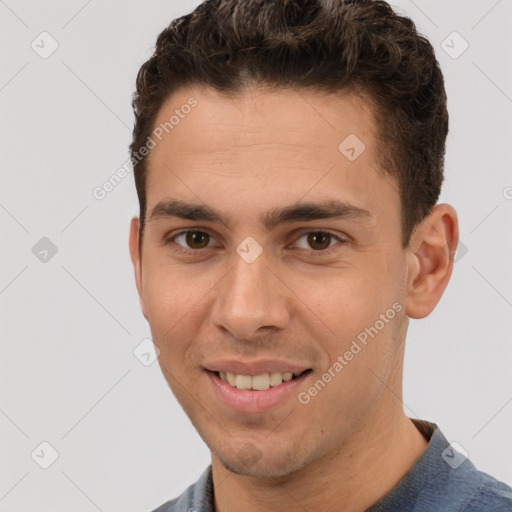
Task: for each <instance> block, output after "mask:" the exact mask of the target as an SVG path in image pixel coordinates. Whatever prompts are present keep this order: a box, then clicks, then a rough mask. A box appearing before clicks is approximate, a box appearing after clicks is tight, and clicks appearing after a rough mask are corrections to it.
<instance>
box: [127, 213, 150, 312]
mask: <svg viewBox="0 0 512 512" xmlns="http://www.w3.org/2000/svg"><path fill="white" fill-rule="evenodd" d="M139 236H140V221H139V218H138V217H133V219H132V220H131V223H130V240H129V246H130V257H131V259H132V265H133V271H134V273H135V284H136V286H137V292H138V293H139V300H140V307H141V309H142V314H143V315H144V318H146V320H147V318H148V317H147V315H146V304H145V301H144V289H143V286H142V254H141V251H140V247H139Z"/></svg>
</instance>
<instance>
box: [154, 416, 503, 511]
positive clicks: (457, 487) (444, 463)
mask: <svg viewBox="0 0 512 512" xmlns="http://www.w3.org/2000/svg"><path fill="white" fill-rule="evenodd" d="M413 421H414V424H415V425H416V427H417V428H418V429H419V430H420V431H421V432H422V434H423V435H424V436H425V437H426V439H427V440H428V441H429V443H428V446H427V447H426V448H425V451H424V452H423V454H422V455H421V457H420V458H419V459H418V460H417V461H416V463H415V464H414V466H413V467H412V468H411V469H410V470H409V472H408V473H407V474H406V475H405V476H404V477H403V478H402V479H401V480H400V481H399V482H398V483H397V484H396V485H395V487H393V488H392V489H391V490H390V491H389V492H388V493H387V494H386V495H385V496H384V497H383V498H381V499H380V500H379V501H378V502H377V503H375V504H374V505H372V506H371V507H370V508H369V509H367V511H366V512H512V489H511V488H510V487H509V486H508V485H506V484H504V483H503V482H499V481H498V480H496V479H495V478H493V477H492V476H490V475H488V474H487V473H483V472H481V471H478V470H477V469H476V468H475V466H474V465H473V464H472V463H471V462H470V461H469V459H467V458H465V456H464V455H463V454H461V453H460V452H458V451H457V450H455V449H454V448H453V447H452V446H451V445H450V443H448V441H447V440H446V438H445V437H444V435H443V434H442V432H441V431H440V430H439V428H438V427H437V425H435V424H433V423H428V422H425V421H417V420H413ZM214 511H215V508H214V505H213V480H212V467H211V465H210V466H208V468H206V470H205V471H204V472H203V473H202V475H201V476H200V478H199V480H198V481H197V482H196V483H195V484H193V485H191V486H190V487H188V488H187V489H186V490H185V492H184V493H183V494H182V495H181V496H179V497H178V498H175V499H173V500H171V501H168V502H166V503H164V504H163V505H161V506H160V507H158V508H157V509H156V510H154V511H153V512H214Z"/></svg>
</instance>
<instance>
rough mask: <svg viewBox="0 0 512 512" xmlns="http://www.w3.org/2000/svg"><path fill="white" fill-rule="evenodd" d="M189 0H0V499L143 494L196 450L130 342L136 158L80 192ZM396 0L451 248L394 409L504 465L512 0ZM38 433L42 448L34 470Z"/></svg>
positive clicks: (63, 500) (119, 131)
mask: <svg viewBox="0 0 512 512" xmlns="http://www.w3.org/2000/svg"><path fill="white" fill-rule="evenodd" d="M197 4H198V2H197V1H195V2H177V1H169V0H167V1H163V0H159V1H152V2H142V1H123V2H121V1H111V2H100V1H98V0H92V1H88V2H87V1H84V0H73V1H69V0H68V1H66V2H64V1H63V0H62V1H60V2H57V1H55V2H36V1H34V0H32V1H20V0H6V1H5V2H4V1H0V24H1V25H0V37H1V41H0V42H1V48H2V50H1V57H2V65H1V70H0V109H1V115H0V130H1V142H0V144H1V148H0V150H1V172H2V186H1V191H0V226H1V233H2V234H1V238H2V251H1V253H0V254H1V257H0V263H1V275H0V311H1V313H0V315H1V317H0V320H1V332H2V335H1V341H0V342H1V351H2V355H1V362H0V372H1V373H0V375H1V377H0V379H1V380H0V386H1V387H0V437H1V446H0V450H1V451H0V461H1V462H0V510H1V511H9V512H21V511H24V512H29V511H36V510H37V511H51V512H64V511H66V512H70V511H78V510H80V511H95V510H101V511H108V510H123V511H126V512H130V511H143V510H151V509H152V508H154V507H156V506H157V505H159V504H161V503H162V502H164V501H166V500H167V499H170V498H171V497H174V496H176V495H177V494H179V493H181V492H182V490H183V489H184V488H185V487H186V486H187V485H188V484H190V483H192V482H194V481H195V480H196V479H197V477H198V475H199V474H200V472H201V471H202V470H203V469H204V468H205V467H206V465H207V464H208V463H209V453H208V450H207V448H206V447H205V446H204V444H203V443H202V441H201V439H200V438H199V436H198V435H197V434H196V433H195V431H194V429H193V428H192V426H191V425H190V424H189V422H188V419H187V418H186V416H185V415H184V413H183V412H182V411H181V409H180V407H179V406H178V405H177V403H176V401H175V400H174V397H173V396H172V394H171V392H170V390H169V389H168V388H167V385H166V383H165V381H164V379H163V377H162V375H161V373H160V370H159V368H158V363H156V362H155V363H154V364H152V365H149V366H146V365H145V364H143V363H146V364H147V363H148V362H149V361H148V357H149V356H147V355H146V356H144V355H141V354H145V353H146V350H145V348H144V345H142V347H141V348H140V349H139V351H138V352H137V351H136V353H137V354H139V358H137V357H135V355H134V350H135V349H136V347H137V346H138V345H139V344H140V343H141V342H142V341H143V340H144V339H145V338H148V337H149V336H150V331H149V327H148V325H147V323H146V321H145V320H144V318H143V316H142V314H141V313H140V309H139V302H138V296H137V293H136V289H135V285H134V280H133V273H132V268H131V263H130V259H129V253H128V226H129V220H130V218H131V216H132V215H134V214H137V199H136V194H135V188H134V185H133V176H132V175H131V174H130V175H129V176H128V177H127V178H126V179H125V180H124V181H123V182H121V183H120V184H119V185H118V186H117V187H116V188H115V189H114V190H113V191H112V192H110V193H109V194H108V195H107V197H105V199H103V200H101V201H100V200H97V199H95V198H94V196H93V194H92V191H93V189H94V188H95V187H97V186H101V184H102V183H104V182H105V181H106V180H107V179H108V178H109V176H111V175H112V174H113V173H114V172H115V171H116V170H117V169H118V168H119V167H120V166H122V165H123V163H124V162H125V161H126V159H127V157H128V149H127V146H128V143H129V141H130V136H131V127H132V122H133V115H132V111H131V106H130V95H131V93H132V92H133V89H134V82H135V76H136V72H137V70H138V68H139V67H140V65H141V64H142V62H143V61H144V60H145V59H147V58H148V57H149V55H150V53H151V49H152V47H153V45H154V42H155V39H156V36H157V35H158V34H159V33H160V31H161V30H162V29H163V28H164V27H165V26H166V25H167V24H168V23H169V22H170V21H171V19H173V18H175V17H176V16H178V15H182V14H184V13H186V12H189V11H190V10H191V9H192V8H193V7H195V6H196V5H197ZM393 5H395V6H399V9H400V10H402V11H403V12H405V13H407V14H408V15H409V16H410V17H412V19H413V20H414V21H415V22H416V24H417V26H418V28H419V29H420V31H421V32H422V33H423V34H425V35H426V36H427V37H428V38H429V39H430V40H431V42H432V43H433V45H434V46H435V48H436V52H437V55H438V60H439V61H440V63H441V67H442V69H443V72H444V74H445V78H446V86H447V93H448V107H449V111H450V134H449V138H448V147H447V158H446V172H447V180H446V183H445V186H444V190H443V195H442V201H445V202H449V203H451V204H453V205H454V206H455V208H456V209H457V211H458V213H459V217H460V228H461V240H462V242H463V244H464V247H465V248H466V249H465V250H461V251H459V252H458V255H457V263H456V265H455V270H454V275H453V277H452V281H451V283H450V285H449V287H448V290H447V291H446V293H445V295H444V297H443V299H442V300H441V302H440V304H439V306H438V307H437V309H436V310H435V312H434V313H433V314H432V315H431V316H430V317H428V318H427V319H424V320H420V321H412V323H411V327H410V333H409V337H408V343H407V351H406V369H405V383H404V386H405V396H404V402H405V404H406V411H407V413H408V414H409V415H410V416H413V417H420V418H424V419H429V420H432V421H435V422H436V423H438V424H439V425H440V426H441V428H442V429H443V431H444V433H445V435H446V436H447V437H448V439H449V440H450V441H457V442H458V443H459V444H460V445H461V446H463V447H464V449H465V450H467V451H468V452H469V455H470V457H471V459H472V460H473V462H475V463H476V465H477V466H478V467H479V468H480V469H482V470H484V471H487V472H489V473H491V474H493V475H494V476H496V477H497V478H499V479H501V480H504V481H505V482H507V483H508V484H512V465H511V463H510V460H511V454H512V453H511V452H512V439H511V437H510V428H511V424H512V403H511V402H512V385H511V384H512V383H511V372H510V361H511V355H512V345H511V343H510V341H511V340H510V321H511V318H512V315H511V313H512V309H511V308H512V273H511V271H510V261H511V259H512V258H511V257H512V245H511V237H510V226H511V217H512V200H511V199H512V188H511V187H512V175H511V172H510V169H511V163H512V159H511V156H510V144H511V140H512V139H511V135H512V125H511V121H510V119H511V115H512V99H511V96H512V73H511V66H510V62H507V61H506V59H509V55H510V50H511V49H512V45H511V31H510V29H509V25H510V23H511V22H512V2H511V1H510V0H500V1H496V0H472V1H468V0H458V1H451V2H445V1H442V0H435V1H433V0H429V1H428V2H427V1H426V0H425V1H420V0H416V2H413V1H410V0H403V1H400V2H394V3H393ZM43 31H47V32H48V33H49V34H51V37H52V38H54V40H56V41H57V42H58V45H59V46H58V49H57V50H56V51H55V52H54V53H53V54H52V55H50V56H49V57H48V58H46V59H44V58H42V57H41V56H40V54H39V53H36V51H35V50H34V49H32V47H31V43H32V42H33V41H35V42H34V45H38V46H36V48H38V51H39V52H43V51H49V49H51V44H52V42H51V40H50V39H49V38H48V36H40V34H41V32H43ZM454 31H456V32H458V33H459V34H460V36H461V37H462V38H464V40H466V41H467V43H468V44H469V48H468V49H467V50H466V51H465V52H463V53H462V54H460V55H459V53H460V52H461V50H462V49H463V48H464V46H463V45H464V42H463V40H462V39H460V38H459V37H458V36H457V35H453V34H452V33H453V32H454ZM45 38H46V39H45ZM443 41H445V43H443ZM443 47H444V48H445V49H446V51H445V49H443ZM447 52H448V53H447ZM449 53H451V55H449ZM454 57H456V58H454ZM43 237H47V238H48V239H49V240H51V242H52V243H53V244H54V245H55V246H56V248H57V253H56V254H55V255H52V252H51V247H49V246H48V241H45V240H43V241H42V242H40V239H41V238H43ZM38 243H39V245H36V244H38ZM34 246H35V249H33V248H34ZM45 250H46V251H49V252H44V251H45ZM34 253H35V254H34ZM41 259H43V261H41ZM44 441H45V442H47V443H49V444H50V445H51V446H52V447H53V449H54V450H56V451H57V452H58V454H59V456H58V458H57V459H56V460H55V462H54V463H53V464H52V465H51V466H49V467H48V468H47V469H42V468H41V467H40V466H41V465H46V464H49V463H50V462H52V448H49V447H48V446H47V445H42V446H41V443H42V442H44ZM31 454H32V455H31Z"/></svg>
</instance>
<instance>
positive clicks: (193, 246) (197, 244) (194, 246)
mask: <svg viewBox="0 0 512 512" xmlns="http://www.w3.org/2000/svg"><path fill="white" fill-rule="evenodd" d="M181 238H182V239H183V240H182V242H183V243H179V240H180V239H181ZM212 240H213V238H212V237H211V236H210V235H209V234H208V233H206V232H204V231H182V232H181V233H178V234H176V235H173V236H171V237H169V238H168V239H166V243H170V242H173V243H176V245H178V246H179V247H182V248H183V249H176V250H177V251H178V252H191V251H196V250H199V249H206V248H207V247H211V245H208V243H209V242H211V241H212Z"/></svg>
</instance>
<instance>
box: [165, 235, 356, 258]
mask: <svg viewBox="0 0 512 512" xmlns="http://www.w3.org/2000/svg"><path fill="white" fill-rule="evenodd" d="M187 233H202V234H205V235H208V236H209V237H210V238H211V239H213V237H212V236H211V235H210V234H209V233H208V232H207V231H202V230H200V229H186V230H183V231H180V232H178V233H175V234H174V235H172V236H169V237H166V238H165V239H164V243H165V245H169V244H173V245H175V247H174V248H173V249H172V250H173V251H174V252H176V253H178V254H185V255H191V256H199V255H200V253H201V252H202V251H204V250H206V249H208V248H209V247H204V248H203V249H187V248H185V247H183V246H182V245H179V244H176V242H174V240H175V239H176V238H177V237H178V236H180V235H183V234H187ZM312 233H314V234H322V235H329V236H331V237H333V238H335V239H336V240H338V242H341V243H342V244H345V243H347V240H344V239H342V238H341V237H339V236H338V235H336V234H335V233H333V232H332V231H329V230H327V229H314V230H310V231H305V232H303V233H301V234H300V236H299V237H298V238H297V240H300V239H301V238H302V237H303V236H306V235H309V234H312ZM337 245H338V244H335V245H333V246H331V247H328V248H327V249H318V250H316V251H315V250H313V249H299V250H302V251H303V253H305V254H306V255H307V256H324V255H325V254H328V253H329V254H330V252H331V249H335V248H336V246H337Z"/></svg>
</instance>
